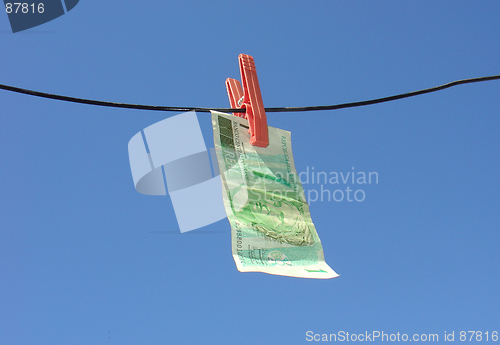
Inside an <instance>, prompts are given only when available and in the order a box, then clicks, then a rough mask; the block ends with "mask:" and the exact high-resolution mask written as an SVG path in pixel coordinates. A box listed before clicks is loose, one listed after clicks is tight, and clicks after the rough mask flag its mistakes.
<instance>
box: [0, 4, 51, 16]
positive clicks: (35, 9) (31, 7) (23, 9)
mask: <svg viewBox="0 0 500 345" xmlns="http://www.w3.org/2000/svg"><path fill="white" fill-rule="evenodd" d="M5 11H6V12H7V13H9V14H10V13H25V14H27V13H43V12H44V11H45V8H44V6H43V2H39V3H38V4H35V3H31V4H29V3H27V2H8V3H6V4H5Z"/></svg>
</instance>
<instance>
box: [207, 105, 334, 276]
mask: <svg viewBox="0 0 500 345" xmlns="http://www.w3.org/2000/svg"><path fill="white" fill-rule="evenodd" d="M212 124H213V130H214V143H215V152H216V154H217V161H218V163H219V170H220V175H221V179H222V196H223V200H224V207H225V209H226V213H227V216H228V219H229V223H230V224H231V243H232V253H233V258H234V260H235V262H236V267H237V268H238V270H239V271H240V272H264V273H269V274H276V275H282V276H289V277H300V278H317V279H328V278H335V277H337V276H338V274H337V273H335V271H334V270H332V269H331V268H330V266H328V264H327V263H326V262H325V258H324V255H323V247H322V245H321V241H320V239H319V237H318V234H317V232H316V228H315V227H314V224H313V222H312V220H311V215H310V213H309V205H308V204H307V201H306V198H305V195H304V190H303V188H302V185H301V183H300V180H299V178H298V175H297V171H296V169H295V164H294V161H293V155H292V147H291V140H290V132H288V131H285V130H282V129H279V128H274V127H269V146H268V147H266V148H261V147H256V146H252V145H250V142H249V138H250V135H249V133H248V121H247V120H245V119H243V118H240V117H237V116H233V115H230V114H224V113H219V112H215V111H212Z"/></svg>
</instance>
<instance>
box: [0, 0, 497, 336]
mask: <svg viewBox="0 0 500 345" xmlns="http://www.w3.org/2000/svg"><path fill="white" fill-rule="evenodd" d="M499 18H500V2H498V1H496V0H491V1H453V2H451V1H413V2H410V1H307V2H306V1H275V2H269V1H251V2H243V1H210V2H208V1H167V2H166V1H148V2H144V3H139V2H133V1H122V2H105V1H104V2H103V1H95V0H81V1H80V3H79V4H78V5H77V6H76V7H75V8H74V9H73V10H72V11H71V12H69V13H68V14H66V15H64V16H62V17H60V18H58V19H56V20H54V21H52V22H49V23H47V24H44V25H42V26H39V27H36V28H33V29H31V30H28V31H25V32H22V33H17V34H12V33H11V31H10V26H9V23H8V18H7V15H6V14H0V42H1V48H0V49H1V54H0V71H1V72H0V83H2V84H7V85H13V86H18V87H23V88H29V89H34V90H39V91H45V92H50V93H56V94H63V95H68V96H75V97H83V98H90V99H98V100H107V101H115V102H128V103H141V104H152V105H172V106H202V107H227V106H228V99H227V95H226V90H225V86H224V81H225V79H226V78H227V77H233V78H238V79H239V70H238V61H237V56H238V54H240V53H246V54H250V55H252V56H254V57H255V60H256V64H257V70H258V74H259V81H260V86H261V89H262V94H263V99H264V104H265V105H266V106H267V107H279V106H306V105H324V104H335V103H343V102H351V101H358V100H365V99H371V98H377V97H383V96H388V95H393V94H398V93H403V92H408V91H413V90H418V89H422V88H426V87H432V86H436V85H440V84H444V83H447V82H451V81H454V80H458V79H464V78H473V77H480V76H487V75H495V74H499V73H500V64H499V56H500V44H499V42H500V24H499ZM499 95H500V81H491V82H485V83H479V84H471V85H465V86H458V87H455V88H452V89H448V90H445V91H440V92H437V93H433V94H429V95H424V96H418V97H414V98H411V99H406V100H400V101H395V102H391V103H385V104H380V105H374V106H368V107H361V108H354V109H348V110H338V111H323V112H314V113H281V114H276V113H270V114H268V122H269V124H270V125H272V126H275V127H280V128H283V129H286V130H289V131H291V132H292V139H293V150H294V157H295V161H296V166H297V170H298V171H299V172H301V171H306V169H307V168H308V167H309V169H312V167H314V169H315V171H324V172H328V173H329V172H343V173H347V172H350V171H352V170H353V167H354V170H355V171H362V172H377V173H378V176H379V181H378V184H376V183H372V184H371V185H352V184H349V185H343V184H341V185H326V186H324V188H328V189H330V190H332V191H333V190H335V189H339V188H341V189H345V188H346V187H347V186H350V188H351V189H363V190H364V192H365V193H366V198H365V200H364V201H363V202H348V201H346V200H344V201H342V202H335V201H330V202H328V201H323V202H320V201H317V202H312V203H311V205H310V206H311V213H312V218H313V220H314V222H315V225H316V228H317V230H318V233H319V235H320V238H321V240H322V243H323V248H324V252H325V258H326V261H327V262H328V264H329V265H330V266H331V267H332V268H333V269H334V270H336V271H337V272H338V273H339V274H340V277H338V278H335V279H330V280H306V279H298V278H288V277H280V276H272V275H266V274H262V273H240V272H238V271H237V270H236V267H235V264H234V261H233V259H232V256H231V243H230V226H229V223H228V221H227V220H222V221H219V222H217V223H215V224H212V225H210V226H207V227H205V228H203V229H201V230H199V231H196V232H192V233H186V234H180V233H177V231H178V225H177V222H176V219H175V214H174V211H173V208H172V205H171V202H170V199H169V197H152V196H144V195H141V194H139V193H137V192H136V191H135V189H134V186H133V182H132V176H131V173H130V166H129V161H128V153H127V144H128V141H129V139H130V138H131V137H132V136H133V135H134V134H135V133H137V132H138V131H140V130H141V129H143V128H145V127H147V126H149V125H151V124H153V123H155V122H158V121H160V120H162V119H164V118H165V117H168V116H173V115H175V113H160V112H147V111H139V110H121V109H110V108H101V107H95V106H88V105H79V104H71V103H64V102H60V101H54V100H46V99H40V98H35V97H30V96H26V95H20V94H15V93H12V92H7V91H0V116H1V126H0V157H1V160H2V164H1V167H0V177H1V185H2V187H1V198H0V202H1V207H0V228H1V229H0V344H6V345H10V344H12V345H17V344H51V345H52V344H209V343H213V344H216V343H217V344H307V343H309V342H307V341H306V332H307V331H312V332H314V333H336V332H339V331H345V332H349V333H364V332H365V331H367V332H372V331H380V332H382V331H384V332H385V333H397V332H400V333H406V334H409V335H410V336H411V335H412V334H414V333H419V334H420V333H426V334H428V333H437V334H439V336H440V340H443V334H444V332H445V331H446V332H448V333H449V332H452V331H455V341H456V342H458V341H459V339H458V332H460V331H482V332H486V331H488V332H490V334H491V332H493V331H500V322H499V320H500V311H499V306H500V294H499V291H500V278H499V274H498V272H499V271H498V270H499V267H500V255H499V245H500V236H499V230H500V212H498V211H499V205H500V196H499V192H500V182H499V171H500V159H499V158H500V145H499V144H500V136H499V130H500V97H499ZM199 118H200V121H201V126H202V130H203V133H204V134H206V135H207V137H210V136H211V125H210V121H209V115H208V114H203V113H202V114H199ZM171 149H173V150H175V148H174V147H173V148H171ZM304 187H305V188H306V191H308V190H314V189H319V188H320V186H319V185H313V184H309V185H305V186H304ZM193 214H194V215H193V216H196V210H193ZM483 341H484V340H483ZM490 342H491V339H490Z"/></svg>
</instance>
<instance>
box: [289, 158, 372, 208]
mask: <svg viewBox="0 0 500 345" xmlns="http://www.w3.org/2000/svg"><path fill="white" fill-rule="evenodd" d="M298 175H299V180H300V183H302V185H303V186H304V188H305V189H306V191H305V195H306V200H307V202H308V203H309V204H311V203H313V202H318V201H321V202H363V201H365V199H366V192H365V186H367V185H378V182H379V180H378V178H379V176H378V172H376V171H369V172H366V171H357V170H356V169H355V168H354V167H352V168H351V171H329V172H327V171H315V169H314V166H313V167H307V168H306V170H305V171H303V172H300V173H299V174H298Z"/></svg>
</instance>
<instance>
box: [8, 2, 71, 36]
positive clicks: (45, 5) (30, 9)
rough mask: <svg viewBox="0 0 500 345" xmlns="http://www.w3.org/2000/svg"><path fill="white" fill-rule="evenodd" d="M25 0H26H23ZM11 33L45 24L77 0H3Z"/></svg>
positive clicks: (67, 10)
mask: <svg viewBox="0 0 500 345" xmlns="http://www.w3.org/2000/svg"><path fill="white" fill-rule="evenodd" d="M25 1H26V0H25ZM3 2H4V4H5V12H6V13H7V16H8V17H9V22H10V27H11V29H12V32H13V33H16V32H19V31H23V30H27V29H31V28H33V27H35V26H38V25H42V24H45V23H47V22H50V21H51V20H54V19H56V18H58V17H60V16H62V15H63V14H65V13H67V12H69V11H71V10H72V9H73V8H74V7H75V6H76V5H77V4H78V2H79V0H38V1H27V2H22V1H19V2H15V0H14V1H12V0H4V1H3Z"/></svg>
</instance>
